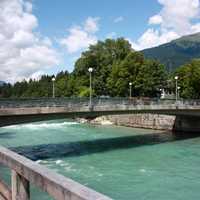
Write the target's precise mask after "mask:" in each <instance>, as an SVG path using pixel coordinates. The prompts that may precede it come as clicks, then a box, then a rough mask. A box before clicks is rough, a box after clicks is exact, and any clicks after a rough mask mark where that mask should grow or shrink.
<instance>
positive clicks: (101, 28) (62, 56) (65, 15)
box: [0, 0, 200, 83]
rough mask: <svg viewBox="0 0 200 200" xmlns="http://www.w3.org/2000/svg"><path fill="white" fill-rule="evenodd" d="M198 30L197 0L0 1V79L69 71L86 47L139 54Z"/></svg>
mask: <svg viewBox="0 0 200 200" xmlns="http://www.w3.org/2000/svg"><path fill="white" fill-rule="evenodd" d="M197 32H200V0H101V1H99V0H73V1H72V0H56V1H52V0H51V1H50V0H0V80H2V81H6V82H10V83H14V82H16V81H21V80H23V79H27V80H28V79H30V78H33V79H38V78H39V77H40V76H41V75H42V74H56V73H58V72H59V71H61V70H64V71H65V70H68V71H70V72H71V71H72V70H73V68H74V63H75V61H76V60H77V59H78V58H79V57H80V55H81V52H83V51H85V50H87V49H88V47H89V45H91V44H95V43H96V42H97V41H98V40H105V39H106V38H113V39H115V38H118V37H124V38H125V39H127V40H128V41H129V42H130V43H131V45H132V47H133V49H135V50H142V49H146V48H150V47H154V46H158V45H160V44H163V43H166V42H169V41H171V40H174V39H177V38H179V37H181V36H183V35H188V34H193V33H197Z"/></svg>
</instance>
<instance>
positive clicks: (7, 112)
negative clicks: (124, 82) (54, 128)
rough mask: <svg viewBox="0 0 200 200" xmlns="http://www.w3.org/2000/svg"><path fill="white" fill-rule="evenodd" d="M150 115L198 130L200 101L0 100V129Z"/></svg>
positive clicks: (107, 99) (188, 128)
mask: <svg viewBox="0 0 200 200" xmlns="http://www.w3.org/2000/svg"><path fill="white" fill-rule="evenodd" d="M136 113H151V114H164V115H174V116H176V118H177V120H176V124H175V129H177V130H186V129H187V131H188V130H190V129H191V130H194V129H195V131H199V130H200V123H199V122H200V101H194V100H182V101H177V102H176V101H175V100H161V99H142V100H141V99H135V98H133V99H129V98H94V99H93V101H92V107H90V106H89V99H88V98H41V99H0V126H6V125H13V124H20V123H28V122H36V121H43V120H53V119H62V118H78V117H85V118H95V117H98V116H103V115H123V114H136Z"/></svg>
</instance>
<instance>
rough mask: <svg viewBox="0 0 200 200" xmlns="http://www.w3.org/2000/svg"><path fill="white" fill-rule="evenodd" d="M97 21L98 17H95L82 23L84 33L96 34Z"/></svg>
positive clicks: (97, 28)
mask: <svg viewBox="0 0 200 200" xmlns="http://www.w3.org/2000/svg"><path fill="white" fill-rule="evenodd" d="M98 21H99V18H98V17H95V18H93V17H88V18H87V20H86V21H85V23H84V29H85V31H86V32H89V33H95V32H97V31H98V30H99V27H98Z"/></svg>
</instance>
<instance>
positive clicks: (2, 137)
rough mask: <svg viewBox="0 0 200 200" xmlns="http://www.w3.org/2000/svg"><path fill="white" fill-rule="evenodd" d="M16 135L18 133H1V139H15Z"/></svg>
mask: <svg viewBox="0 0 200 200" xmlns="http://www.w3.org/2000/svg"><path fill="white" fill-rule="evenodd" d="M15 135H16V133H12V132H3V133H0V139H11V138H14V137H15Z"/></svg>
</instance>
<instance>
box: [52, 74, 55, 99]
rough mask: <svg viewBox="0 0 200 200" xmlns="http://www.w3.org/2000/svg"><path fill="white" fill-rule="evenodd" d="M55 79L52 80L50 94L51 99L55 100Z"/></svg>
mask: <svg viewBox="0 0 200 200" xmlns="http://www.w3.org/2000/svg"><path fill="white" fill-rule="evenodd" d="M55 80H56V79H55V77H53V78H52V83H53V92H52V97H53V98H55Z"/></svg>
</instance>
